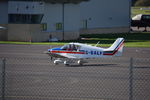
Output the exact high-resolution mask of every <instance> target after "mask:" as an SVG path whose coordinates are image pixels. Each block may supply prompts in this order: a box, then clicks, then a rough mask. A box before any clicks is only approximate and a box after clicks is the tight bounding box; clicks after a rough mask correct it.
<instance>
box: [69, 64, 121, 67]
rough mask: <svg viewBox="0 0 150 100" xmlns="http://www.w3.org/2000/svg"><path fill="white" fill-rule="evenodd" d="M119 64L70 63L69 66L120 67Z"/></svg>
mask: <svg viewBox="0 0 150 100" xmlns="http://www.w3.org/2000/svg"><path fill="white" fill-rule="evenodd" d="M116 65H117V64H85V65H69V66H67V67H119V66H116Z"/></svg>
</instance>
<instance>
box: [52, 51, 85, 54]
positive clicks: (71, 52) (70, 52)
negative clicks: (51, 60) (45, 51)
mask: <svg viewBox="0 0 150 100" xmlns="http://www.w3.org/2000/svg"><path fill="white" fill-rule="evenodd" d="M51 53H69V54H85V53H84V52H74V51H51Z"/></svg>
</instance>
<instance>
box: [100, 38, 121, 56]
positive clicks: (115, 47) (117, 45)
mask: <svg viewBox="0 0 150 100" xmlns="http://www.w3.org/2000/svg"><path fill="white" fill-rule="evenodd" d="M123 43H124V38H117V40H116V41H115V42H114V43H113V44H112V45H111V46H110V47H109V48H108V49H105V50H104V52H103V55H110V56H121V55H122V52H123Z"/></svg>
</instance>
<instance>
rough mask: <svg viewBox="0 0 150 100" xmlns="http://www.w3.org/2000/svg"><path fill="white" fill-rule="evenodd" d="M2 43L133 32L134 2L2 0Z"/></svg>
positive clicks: (115, 0)
mask: <svg viewBox="0 0 150 100" xmlns="http://www.w3.org/2000/svg"><path fill="white" fill-rule="evenodd" d="M0 26H4V27H6V29H5V30H0V40H9V41H48V39H49V38H57V39H59V40H72V39H78V38H79V35H80V34H95V33H124V32H129V30H130V0H1V1H0Z"/></svg>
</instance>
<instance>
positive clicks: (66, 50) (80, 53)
mask: <svg viewBox="0 0 150 100" xmlns="http://www.w3.org/2000/svg"><path fill="white" fill-rule="evenodd" d="M123 43H124V38H117V39H116V41H115V42H114V43H113V44H112V45H111V46H110V47H109V48H101V47H97V44H96V45H95V46H91V45H87V44H82V43H68V44H66V45H64V46H62V47H59V48H51V49H48V52H47V54H49V55H50V56H51V59H52V57H55V58H58V59H55V60H54V64H55V65H57V64H59V63H64V64H65V65H70V64H71V63H75V62H74V59H76V60H77V63H78V64H79V65H83V64H84V63H86V62H85V61H83V59H90V58H91V59H92V58H102V57H112V56H121V55H122V52H123ZM64 58H67V59H64ZM71 59H73V60H71Z"/></svg>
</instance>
